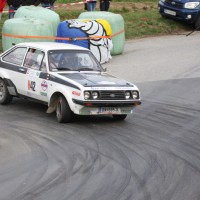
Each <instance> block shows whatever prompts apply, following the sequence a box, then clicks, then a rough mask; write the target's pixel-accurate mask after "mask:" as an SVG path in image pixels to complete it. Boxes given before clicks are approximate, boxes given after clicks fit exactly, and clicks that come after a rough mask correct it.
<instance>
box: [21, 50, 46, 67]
mask: <svg viewBox="0 0 200 200" xmlns="http://www.w3.org/2000/svg"><path fill="white" fill-rule="evenodd" d="M43 58H44V52H42V51H40V50H38V49H34V48H30V49H29V50H28V53H27V55H26V58H25V61H24V66H25V67H28V68H32V69H35V70H40V69H41V67H44V66H42V64H43Z"/></svg>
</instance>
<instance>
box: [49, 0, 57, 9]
mask: <svg viewBox="0 0 200 200" xmlns="http://www.w3.org/2000/svg"><path fill="white" fill-rule="evenodd" d="M55 1H56V0H50V4H51V10H54V3H55Z"/></svg>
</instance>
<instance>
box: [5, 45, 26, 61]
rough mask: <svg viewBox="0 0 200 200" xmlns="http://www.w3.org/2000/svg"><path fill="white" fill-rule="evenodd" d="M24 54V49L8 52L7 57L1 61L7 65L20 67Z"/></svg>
mask: <svg viewBox="0 0 200 200" xmlns="http://www.w3.org/2000/svg"><path fill="white" fill-rule="evenodd" d="M25 53H26V48H25V47H19V48H16V49H14V50H13V51H11V52H9V53H8V54H7V55H5V56H4V57H3V59H2V60H3V61H6V62H9V63H13V64H17V65H21V64H22V62H23V59H24V56H25Z"/></svg>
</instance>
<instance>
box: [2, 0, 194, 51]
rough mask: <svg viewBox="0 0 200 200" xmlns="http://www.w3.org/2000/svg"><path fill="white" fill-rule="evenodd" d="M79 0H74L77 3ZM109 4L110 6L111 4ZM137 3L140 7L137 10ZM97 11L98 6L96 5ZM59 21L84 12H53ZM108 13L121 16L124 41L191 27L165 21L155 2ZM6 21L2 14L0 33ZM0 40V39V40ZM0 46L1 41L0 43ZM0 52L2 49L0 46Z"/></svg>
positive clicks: (66, 0)
mask: <svg viewBox="0 0 200 200" xmlns="http://www.w3.org/2000/svg"><path fill="white" fill-rule="evenodd" d="M79 1H80V0H76V2H79ZM119 1H123V2H124V0H113V1H112V2H119ZM56 2H57V3H70V2H74V1H73V0H57V1H56ZM112 2H111V4H112ZM128 2H135V3H136V6H135V5H133V6H130V5H129V6H127V4H128ZM137 3H139V4H140V5H141V3H142V6H140V7H139V8H138V6H137V5H138V4H137ZM98 4H99V2H98ZM97 10H98V5H97ZM55 11H56V12H57V13H58V14H59V16H60V19H61V21H64V20H67V19H76V18H78V16H79V15H80V13H81V12H84V10H83V9H82V10H70V11H64V10H57V9H56V10H55ZM109 11H110V12H113V13H117V14H121V15H122V16H123V18H124V22H125V36H126V39H135V38H141V37H148V36H157V35H164V34H174V33H180V32H183V31H184V32H185V31H188V32H189V31H191V30H192V27H191V26H189V25H188V24H183V23H180V22H177V21H174V20H170V19H166V18H163V17H161V16H160V14H159V13H158V10H157V1H156V0H151V1H147V0H126V2H124V6H123V7H119V8H118V7H116V8H112V9H110V10H109ZM6 19H7V15H6V14H3V18H2V20H1V21H0V31H1V29H2V26H3V23H4V21H5V20H6ZM0 40H1V39H0ZM0 44H1V41H0ZM0 50H2V47H1V46H0Z"/></svg>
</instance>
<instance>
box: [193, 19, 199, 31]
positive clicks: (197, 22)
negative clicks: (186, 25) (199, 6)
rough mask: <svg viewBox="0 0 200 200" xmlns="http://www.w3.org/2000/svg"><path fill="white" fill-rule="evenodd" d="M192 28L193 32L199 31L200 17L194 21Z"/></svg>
mask: <svg viewBox="0 0 200 200" xmlns="http://www.w3.org/2000/svg"><path fill="white" fill-rule="evenodd" d="M194 28H195V30H197V31H200V16H199V17H198V18H197V20H196V21H195V24H194Z"/></svg>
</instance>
